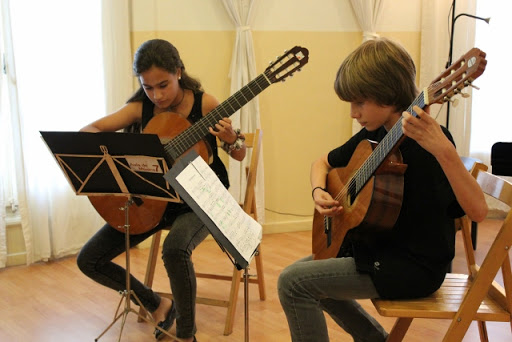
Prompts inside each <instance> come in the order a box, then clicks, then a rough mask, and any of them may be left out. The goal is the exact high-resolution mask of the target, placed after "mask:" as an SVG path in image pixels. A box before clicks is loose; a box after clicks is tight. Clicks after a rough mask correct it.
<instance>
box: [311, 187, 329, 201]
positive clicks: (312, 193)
mask: <svg viewBox="0 0 512 342" xmlns="http://www.w3.org/2000/svg"><path fill="white" fill-rule="evenodd" d="M316 189H320V190H322V191H325V192H327V189H326V188H322V187H321V186H316V187H314V188H313V190H311V197H313V199H315V196H313V195H314V193H315V190H316Z"/></svg>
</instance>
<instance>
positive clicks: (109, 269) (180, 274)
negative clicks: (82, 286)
mask: <svg viewBox="0 0 512 342" xmlns="http://www.w3.org/2000/svg"><path fill="white" fill-rule="evenodd" d="M167 225H168V223H161V224H160V225H158V226H157V227H155V228H153V229H152V230H150V231H148V232H146V233H143V234H138V235H130V246H131V247H133V246H135V245H137V244H139V243H140V242H142V241H144V240H145V239H146V238H148V237H149V236H151V235H152V234H154V233H155V232H157V231H159V230H161V229H162V228H165V226H167ZM170 227H171V228H170V231H169V234H168V235H167V237H166V238H165V241H164V243H163V247H162V259H163V261H164V265H165V268H166V270H167V275H168V277H169V279H170V283H171V290H172V293H173V295H174V301H175V305H176V310H177V317H176V336H177V337H179V338H189V337H192V336H194V334H195V333H196V326H195V301H196V289H197V285H196V276H195V271H194V265H193V263H192V260H191V255H192V251H193V250H194V249H195V248H196V247H197V246H198V245H199V244H200V243H201V242H202V241H203V240H204V239H205V238H206V237H207V236H208V233H209V232H208V230H207V228H206V226H205V225H204V224H203V222H201V220H200V219H199V217H197V215H196V214H195V213H193V212H187V213H184V214H181V215H179V216H177V217H176V218H175V219H174V221H173V222H172V224H171V225H170ZM124 251H125V235H124V233H122V232H119V231H117V230H116V229H114V228H112V227H111V226H110V225H109V224H106V225H104V226H103V227H102V228H101V229H100V230H99V231H98V232H96V234H95V235H94V236H93V237H92V238H91V239H90V240H89V241H88V242H87V243H86V244H85V245H84V246H83V248H82V250H81V251H80V254H79V255H78V258H77V264H78V267H79V268H80V270H81V271H82V272H83V273H84V274H85V275H87V276H88V277H89V278H91V279H93V280H94V281H96V282H98V283H100V284H102V285H104V286H107V287H109V288H111V289H114V290H116V291H123V290H125V289H126V270H125V269H124V268H123V267H121V266H119V265H117V264H116V263H114V262H112V259H114V258H115V257H117V256H118V255H120V254H121V253H123V252H124ZM130 288H131V289H132V290H133V292H134V293H135V294H136V295H137V297H138V298H139V299H140V301H141V303H142V305H144V307H145V308H146V309H147V310H149V311H150V312H153V311H155V310H156V309H157V308H158V306H159V305H160V296H159V295H158V294H156V293H155V292H153V290H152V289H151V288H149V287H147V286H145V285H144V284H143V283H141V282H140V281H139V280H138V279H136V278H135V277H133V276H132V275H130ZM132 300H133V298H132ZM135 304H138V303H135Z"/></svg>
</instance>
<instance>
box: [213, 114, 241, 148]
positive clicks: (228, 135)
mask: <svg viewBox="0 0 512 342" xmlns="http://www.w3.org/2000/svg"><path fill="white" fill-rule="evenodd" d="M208 130H209V131H210V133H211V134H213V135H214V136H216V137H219V139H220V140H222V141H224V142H226V143H228V144H230V145H231V144H233V143H234V142H235V141H236V133H235V131H234V130H233V126H231V119H229V118H223V119H222V120H220V121H219V122H218V123H216V124H215V127H214V128H213V127H210V128H208Z"/></svg>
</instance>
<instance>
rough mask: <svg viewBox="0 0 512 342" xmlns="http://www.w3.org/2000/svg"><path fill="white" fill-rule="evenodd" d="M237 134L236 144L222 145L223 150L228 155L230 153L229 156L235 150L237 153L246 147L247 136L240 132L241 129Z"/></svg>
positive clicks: (236, 130) (225, 143) (237, 130)
mask: <svg viewBox="0 0 512 342" xmlns="http://www.w3.org/2000/svg"><path fill="white" fill-rule="evenodd" d="M235 133H236V140H235V142H234V143H232V144H228V143H227V142H225V141H224V143H223V144H222V149H223V150H224V151H226V153H228V154H231V152H232V151H234V150H237V151H238V150H240V149H241V148H242V146H243V145H244V141H245V136H244V135H243V134H242V131H241V130H240V128H237V129H235Z"/></svg>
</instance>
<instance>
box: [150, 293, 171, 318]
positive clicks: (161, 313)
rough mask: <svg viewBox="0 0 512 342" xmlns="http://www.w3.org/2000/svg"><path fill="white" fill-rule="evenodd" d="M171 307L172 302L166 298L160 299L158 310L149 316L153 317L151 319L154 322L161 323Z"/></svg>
mask: <svg viewBox="0 0 512 342" xmlns="http://www.w3.org/2000/svg"><path fill="white" fill-rule="evenodd" d="M171 306H172V300H170V299H169V298H166V297H162V298H161V300H160V305H159V306H158V308H157V309H156V310H155V311H153V312H152V313H151V316H153V319H154V320H155V322H157V323H158V322H161V321H163V320H165V317H166V316H167V313H168V312H169V310H171Z"/></svg>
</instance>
